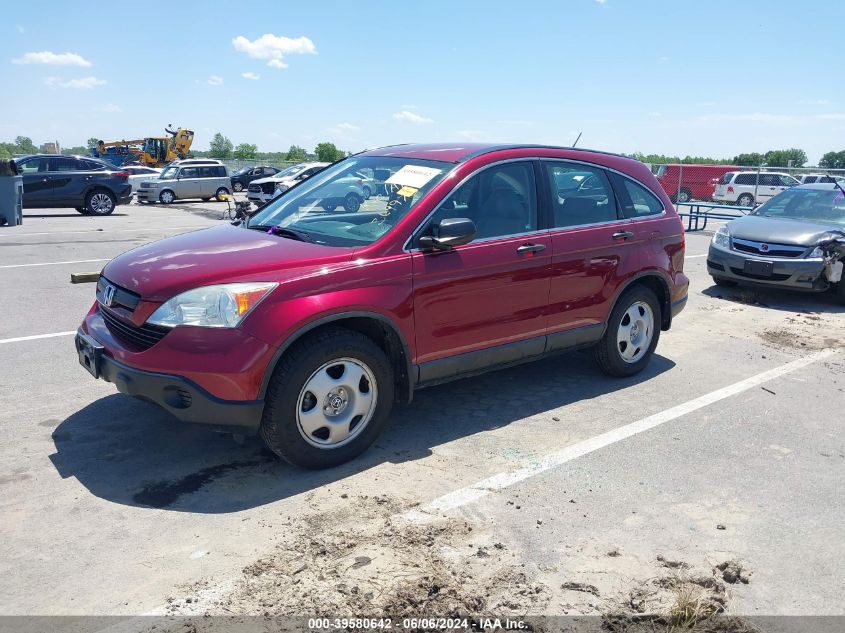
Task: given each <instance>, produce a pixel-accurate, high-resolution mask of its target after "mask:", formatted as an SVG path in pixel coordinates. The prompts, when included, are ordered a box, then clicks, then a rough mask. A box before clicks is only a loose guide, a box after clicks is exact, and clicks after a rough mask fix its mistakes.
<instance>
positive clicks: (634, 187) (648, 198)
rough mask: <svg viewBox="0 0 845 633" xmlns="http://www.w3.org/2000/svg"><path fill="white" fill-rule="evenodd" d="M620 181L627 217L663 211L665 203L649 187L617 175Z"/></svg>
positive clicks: (657, 213)
mask: <svg viewBox="0 0 845 633" xmlns="http://www.w3.org/2000/svg"><path fill="white" fill-rule="evenodd" d="M618 181H621V184H622V188H623V195H622V212H623V213H624V214H625V217H626V218H642V217H646V216H649V215H659V214H661V213H663V203H662V202H660V199H659V198H658V197H657V196H655V195H654V194H653V193H651V192H650V191H649V190H648V189H646V188H645V187H643V186H642V185H640V184H637V183H635V182H634V181H633V180H628V179H627V178H624V177H622V176H618V177H617V182H618ZM625 196H627V199H625Z"/></svg>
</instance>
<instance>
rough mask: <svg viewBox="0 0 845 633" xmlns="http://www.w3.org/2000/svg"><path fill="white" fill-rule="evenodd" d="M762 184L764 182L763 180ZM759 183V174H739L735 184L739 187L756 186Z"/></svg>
mask: <svg viewBox="0 0 845 633" xmlns="http://www.w3.org/2000/svg"><path fill="white" fill-rule="evenodd" d="M761 182H762V180H761ZM756 183H757V174H737V175H736V180H734V184H737V185H754V184H756Z"/></svg>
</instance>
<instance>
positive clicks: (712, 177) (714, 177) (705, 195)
mask: <svg viewBox="0 0 845 633" xmlns="http://www.w3.org/2000/svg"><path fill="white" fill-rule="evenodd" d="M647 165H648V166H649V167H650V168H651V171H652V173H654V175H655V176H656V177H657V180H658V182H659V183H660V185H661V186H662V187H663V190H664V191H665V192H666V194H667V195H668V196H669V197H670V198H671V199H672V202H674V203H676V204H687V203H701V202H709V203H713V204H715V205H738V206H743V207H753V206H756V205H758V204H762V203H763V202H765V201H766V200H768V199H769V198H771V197H772V196H774V195H777V194H778V193H780V192H781V191H784V190H786V189H788V188H789V187H794V186H795V185H798V184H805V183H814V182H833V181H834V180H838V181H839V182H841V183H842V185H843V187H845V169H825V168H822V167H772V166H768V165H754V166H751V165H717V164H690V163H683V164H680V163H674V164H673V163H668V164H658V163H647Z"/></svg>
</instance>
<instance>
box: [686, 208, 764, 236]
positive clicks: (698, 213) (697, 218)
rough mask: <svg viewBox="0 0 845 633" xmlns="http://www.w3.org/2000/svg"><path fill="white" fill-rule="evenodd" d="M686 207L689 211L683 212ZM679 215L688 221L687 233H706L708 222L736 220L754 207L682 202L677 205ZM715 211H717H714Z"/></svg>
mask: <svg viewBox="0 0 845 633" xmlns="http://www.w3.org/2000/svg"><path fill="white" fill-rule="evenodd" d="M682 207H686V208H688V209H689V210H688V211H682V210H681V208H682ZM675 208H676V209H677V210H678V215H679V216H681V217H682V218H686V219H687V232H688V233H689V232H693V231H704V230H706V229H707V221H708V220H711V219H713V220H735V219H736V218H741V217H742V216H744V215H747V214H749V213H750V212H751V211H753V210H754V207H738V206H735V205H728V204H714V203H712V202H680V203H678V204H676V205H675ZM714 210H715V211H714Z"/></svg>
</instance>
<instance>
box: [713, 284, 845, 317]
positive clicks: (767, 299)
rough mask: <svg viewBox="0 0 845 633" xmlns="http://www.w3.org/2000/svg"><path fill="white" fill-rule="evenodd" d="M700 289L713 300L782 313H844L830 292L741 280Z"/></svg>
mask: <svg viewBox="0 0 845 633" xmlns="http://www.w3.org/2000/svg"><path fill="white" fill-rule="evenodd" d="M701 292H702V294H704V295H706V296H708V297H713V298H714V299H724V300H725V301H733V302H736V303H742V304H745V305H748V306H752V307H758V308H767V309H771V310H781V311H783V312H828V313H831V314H840V313H841V314H845V305H842V304H840V303H838V302H837V299H836V297H835V296H834V294H833V292H801V291H800V290H787V289H780V288H768V287H764V286H756V285H754V284H744V283H740V284H739V285H738V286H734V287H730V288H728V287H723V286H717V285H715V284H713V285H712V286H709V287H707V288H705V289H704V290H702V291H701Z"/></svg>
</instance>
